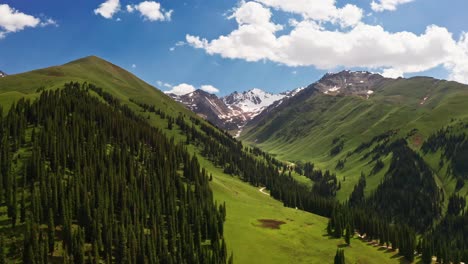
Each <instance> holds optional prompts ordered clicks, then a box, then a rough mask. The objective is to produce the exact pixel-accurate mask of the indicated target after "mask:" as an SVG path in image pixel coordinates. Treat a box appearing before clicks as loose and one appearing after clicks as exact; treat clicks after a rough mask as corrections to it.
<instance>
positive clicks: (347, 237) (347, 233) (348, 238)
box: [344, 224, 351, 246]
mask: <svg viewBox="0 0 468 264" xmlns="http://www.w3.org/2000/svg"><path fill="white" fill-rule="evenodd" d="M344 238H345V242H346V244H347V245H348V246H350V245H351V227H350V226H349V224H348V226H347V227H346V231H345V236H344Z"/></svg>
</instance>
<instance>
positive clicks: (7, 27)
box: [0, 4, 57, 39]
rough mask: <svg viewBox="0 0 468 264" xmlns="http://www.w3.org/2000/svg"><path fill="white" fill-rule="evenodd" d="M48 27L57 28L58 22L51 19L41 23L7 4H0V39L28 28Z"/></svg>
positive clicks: (39, 20)
mask: <svg viewBox="0 0 468 264" xmlns="http://www.w3.org/2000/svg"><path fill="white" fill-rule="evenodd" d="M48 25H55V26H57V22H56V21H55V20H53V19H51V18H47V19H45V20H44V21H41V19H39V18H37V17H34V16H31V15H28V14H25V13H22V12H20V11H18V10H16V9H14V8H12V7H10V6H9V5H7V4H0V39H1V38H4V37H5V36H6V35H7V33H13V32H18V31H21V30H23V29H25V28H27V27H31V28H35V27H37V26H42V27H45V26H48Z"/></svg>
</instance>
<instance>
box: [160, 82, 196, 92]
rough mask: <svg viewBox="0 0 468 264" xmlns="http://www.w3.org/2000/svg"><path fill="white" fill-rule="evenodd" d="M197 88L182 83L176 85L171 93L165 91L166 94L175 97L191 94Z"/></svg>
mask: <svg viewBox="0 0 468 264" xmlns="http://www.w3.org/2000/svg"><path fill="white" fill-rule="evenodd" d="M195 90H196V89H195V87H194V86H193V85H190V84H186V83H181V84H179V85H176V86H174V87H172V89H171V90H169V91H165V93H172V94H175V95H184V94H188V93H191V92H195Z"/></svg>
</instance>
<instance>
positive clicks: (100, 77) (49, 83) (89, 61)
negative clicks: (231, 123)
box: [0, 56, 191, 115]
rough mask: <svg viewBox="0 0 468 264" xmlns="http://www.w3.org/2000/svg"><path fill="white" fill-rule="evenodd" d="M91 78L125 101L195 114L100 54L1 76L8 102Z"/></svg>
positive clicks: (2, 97)
mask: <svg viewBox="0 0 468 264" xmlns="http://www.w3.org/2000/svg"><path fill="white" fill-rule="evenodd" d="M70 81H75V82H80V83H83V82H88V83H93V84H94V85H96V86H98V87H101V88H102V89H104V90H105V91H107V92H109V93H110V94H112V95H113V96H115V97H116V98H118V99H120V100H122V101H123V102H128V99H129V98H132V99H135V100H137V101H139V102H144V103H151V104H154V105H157V106H158V107H159V108H161V109H165V110H167V111H168V112H170V111H176V112H183V113H184V114H187V115H191V112H190V111H188V110H186V109H185V108H184V107H181V106H180V105H179V104H178V103H176V102H174V101H173V100H171V99H170V98H169V97H168V96H166V95H165V94H164V93H162V92H161V91H159V90H157V89H155V87H153V86H151V85H149V84H147V83H146V82H144V81H142V80H141V79H139V78H138V77H136V76H135V75H133V74H131V73H130V72H128V71H126V70H124V69H122V68H120V67H118V66H116V65H114V64H112V63H110V62H107V61H105V60H103V59H100V58H98V57H96V56H89V57H86V58H82V59H79V60H76V61H72V62H70V63H67V64H64V65H61V66H53V67H49V68H45V69H40V70H35V71H31V72H26V73H21V74H16V75H9V76H7V77H6V78H1V79H0V103H2V105H4V108H5V106H8V103H9V102H10V101H12V100H17V99H19V98H21V97H24V96H27V97H30V98H31V97H37V96H38V95H39V93H38V92H40V91H41V90H43V89H46V90H47V89H54V88H61V87H62V86H63V84H64V83H66V82H70Z"/></svg>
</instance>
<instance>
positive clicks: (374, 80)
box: [314, 70, 388, 98]
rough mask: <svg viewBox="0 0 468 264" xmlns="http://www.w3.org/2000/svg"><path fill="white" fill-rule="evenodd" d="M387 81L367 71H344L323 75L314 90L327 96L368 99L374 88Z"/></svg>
mask: <svg viewBox="0 0 468 264" xmlns="http://www.w3.org/2000/svg"><path fill="white" fill-rule="evenodd" d="M385 80H388V79H387V78H385V77H383V76H382V75H380V74H378V73H372V72H369V71H349V70H344V71H341V72H337V73H327V74H325V75H324V76H323V77H322V78H321V79H320V80H319V81H318V82H317V83H315V85H314V86H315V88H316V89H317V90H319V91H320V92H322V93H324V94H328V95H339V94H340V95H357V96H362V97H366V98H369V97H370V96H371V95H372V94H374V92H375V90H374V89H375V87H376V86H377V85H378V84H379V83H381V82H382V81H385Z"/></svg>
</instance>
